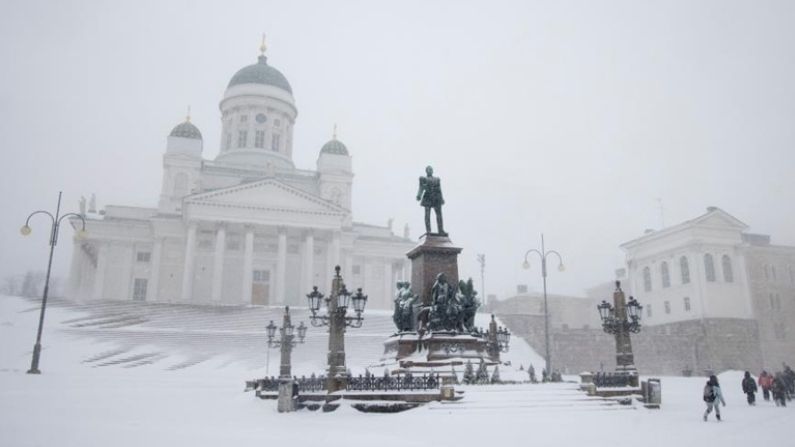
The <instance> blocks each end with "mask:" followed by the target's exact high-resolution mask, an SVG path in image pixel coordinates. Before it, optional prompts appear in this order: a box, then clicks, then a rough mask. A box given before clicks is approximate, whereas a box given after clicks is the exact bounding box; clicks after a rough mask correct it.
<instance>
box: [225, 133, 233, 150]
mask: <svg viewBox="0 0 795 447" xmlns="http://www.w3.org/2000/svg"><path fill="white" fill-rule="evenodd" d="M231 147H232V134H231V133H229V132H227V133H226V150H229V148H231Z"/></svg>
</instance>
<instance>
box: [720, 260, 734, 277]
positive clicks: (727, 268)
mask: <svg viewBox="0 0 795 447" xmlns="http://www.w3.org/2000/svg"><path fill="white" fill-rule="evenodd" d="M721 264H722V265H723V280H724V281H726V282H734V272H733V271H732V260H731V258H729V255H723V257H721Z"/></svg>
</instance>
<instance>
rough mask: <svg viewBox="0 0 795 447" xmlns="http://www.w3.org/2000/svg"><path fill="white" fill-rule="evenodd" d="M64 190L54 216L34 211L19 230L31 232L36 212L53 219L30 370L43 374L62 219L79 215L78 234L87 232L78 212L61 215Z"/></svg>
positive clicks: (24, 233) (32, 372)
mask: <svg viewBox="0 0 795 447" xmlns="http://www.w3.org/2000/svg"><path fill="white" fill-rule="evenodd" d="M62 194H63V193H62V191H59V192H58V205H57V206H56V208H55V215H54V216H53V215H52V214H51V213H49V212H48V211H43V210H39V211H34V212H32V213H30V215H29V216H28V218H27V219H26V220H25V225H23V226H22V228H20V229H19V232H20V233H22V235H23V236H27V235H29V234H30V233H31V231H32V229H31V227H30V218H31V217H33V216H35V215H36V214H46V215H47V216H49V217H50V220H51V221H52V227H50V259H49V260H48V261H47V275H46V277H45V279H44V293H43V295H42V297H41V313H40V314H39V329H38V332H37V333H36V344H35V345H33V358H32V359H31V362H30V369H29V370H28V374H41V371H40V370H39V357H40V356H41V332H42V330H43V329H44V312H45V310H46V309H47V295H48V293H49V290H50V271H51V270H52V256H53V253H54V252H55V246H56V245H57V244H58V230H59V229H60V227H61V221H62V220H64V218H66V217H77V218H79V219H80V220H81V221H82V223H83V227H82V229H81V230H80V231H78V233H77V236H78V237H83V236H85V233H86V220H85V219H84V218H83V216H81V215H79V214H76V213H67V214H64V215H63V216H61V214H60V213H61V195H62Z"/></svg>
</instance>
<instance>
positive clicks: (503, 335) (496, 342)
mask: <svg viewBox="0 0 795 447" xmlns="http://www.w3.org/2000/svg"><path fill="white" fill-rule="evenodd" d="M486 340H488V349H489V352H490V353H491V355H492V356H493V357H495V358H499V353H500V352H508V349H509V348H508V344H509V342H510V341H511V332H510V331H508V328H504V327H502V326H499V327H498V326H497V321H496V320H495V319H494V314H492V315H491V322H490V323H489V330H488V332H486Z"/></svg>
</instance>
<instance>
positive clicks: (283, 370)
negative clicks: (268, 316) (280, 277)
mask: <svg viewBox="0 0 795 447" xmlns="http://www.w3.org/2000/svg"><path fill="white" fill-rule="evenodd" d="M265 329H266V330H267V331H268V347H269V348H281V356H280V357H281V359H280V366H279V378H280V379H290V378H291V377H292V373H291V371H290V370H291V366H290V364H291V363H290V357H291V355H292V352H293V348H294V347H295V346H296V345H297V344H299V343H303V342H304V337H306V329H307V328H306V326H304V322H303V321H302V322H301V324H299V325H298V327H297V328H296V327H295V326H293V325H292V323H291V322H290V306H286V307H285V308H284V320H283V321H282V327H277V326H276V325H275V324H273V320H271V322H270V324H268V325H267V326H266V327H265ZM277 331H278V332H279V338H278V339H276V340H274V336H276V332H277ZM296 331H297V332H298V340H296V338H295V332H296Z"/></svg>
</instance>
